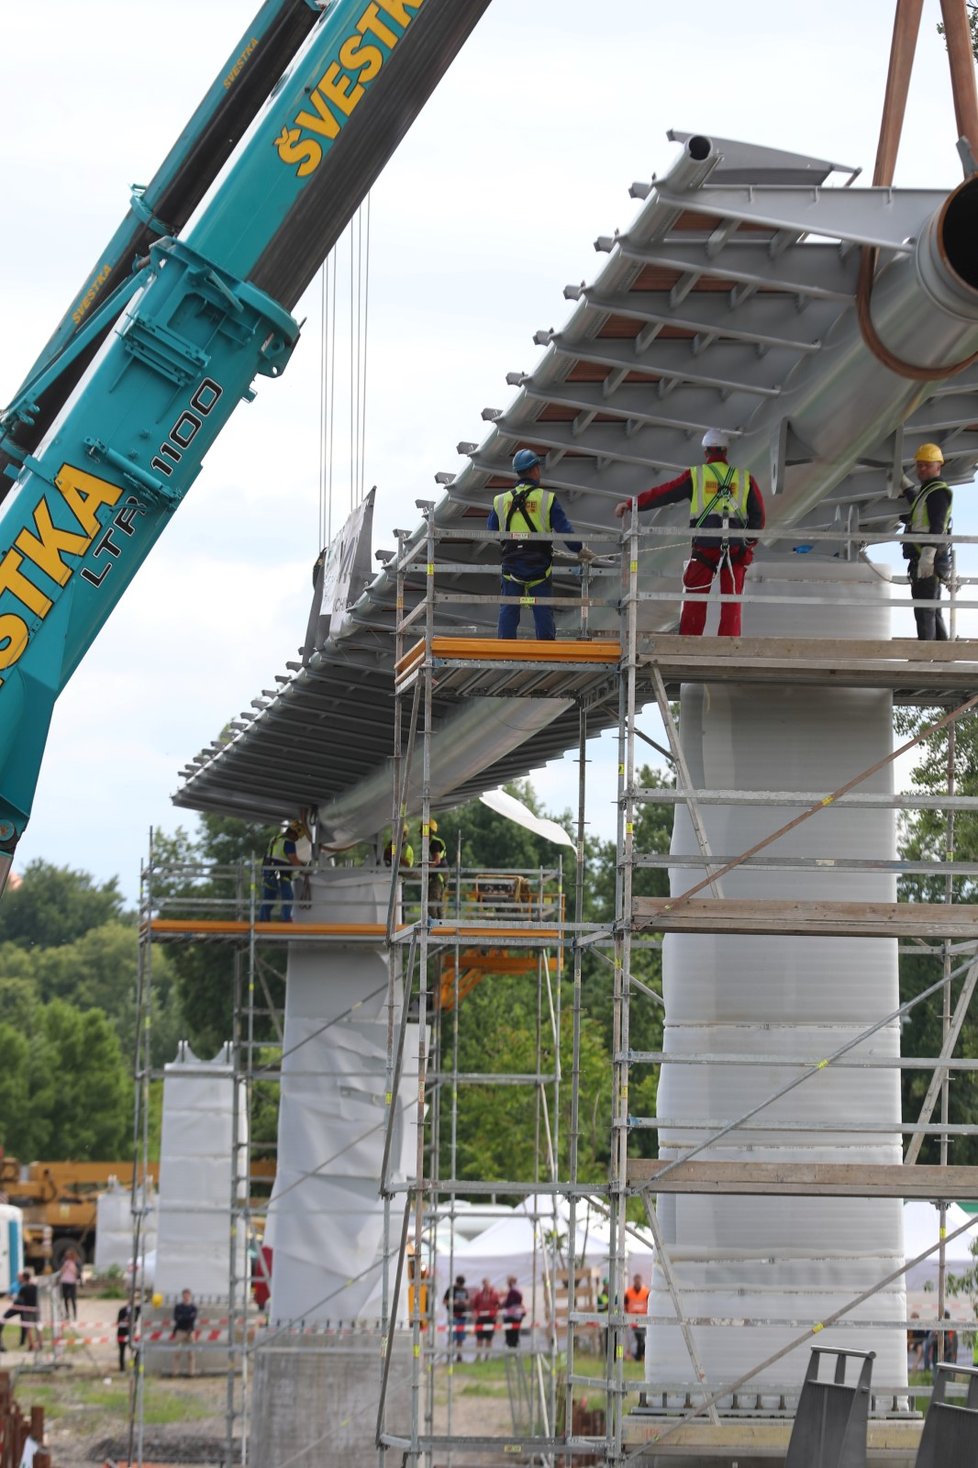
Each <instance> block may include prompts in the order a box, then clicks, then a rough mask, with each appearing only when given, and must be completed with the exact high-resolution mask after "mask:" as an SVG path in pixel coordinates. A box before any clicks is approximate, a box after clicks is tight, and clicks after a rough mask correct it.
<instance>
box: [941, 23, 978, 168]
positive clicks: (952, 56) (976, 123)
mask: <svg viewBox="0 0 978 1468" xmlns="http://www.w3.org/2000/svg"><path fill="white" fill-rule="evenodd" d="M941 16H942V18H943V21H944V39H945V40H946V42H947V55H948V61H949V62H950V65H951V92H952V94H953V96H954V120H955V123H956V125H957V129H958V137H959V138H964V139H965V140H966V141H967V143H968V145H969V146H970V148H971V151H972V153H974V151H975V149H976V148H978V88H976V86H975V57H974V52H973V51H972V49H971V27H970V26H969V24H968V12H967V9H966V7H965V0H941Z"/></svg>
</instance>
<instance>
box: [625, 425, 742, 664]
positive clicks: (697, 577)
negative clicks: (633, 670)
mask: <svg viewBox="0 0 978 1468" xmlns="http://www.w3.org/2000/svg"><path fill="white" fill-rule="evenodd" d="M729 447H730V441H729V438H728V436H727V434H725V433H723V432H722V431H721V430H720V429H718V428H708V429H707V431H706V433H704V435H703V452H704V457H705V459H706V462H705V463H703V464H696V465H694V466H693V467H692V468H690V469H686V470H685V471H684V472H683V473H682V474H680V475H679V476H678V477H677V478H676V479H670V480H669V481H668V483H666V484H659V485H656V486H655V487H654V488H652V489H646V490H643V491H642V493H641V494H640V495H639V496H638V498H637V499H636V500H635V501H632V500H621V501H620V502H619V503H618V504H617V505H615V514H616V516H617V517H618V519H619V520H620V519H621V518H622V516H623V515H625V514H627V513H628V511H629V510H631V507H632V504H633V503H635V504H637V505H638V508H639V509H640V510H649V509H658V507H659V506H660V505H674V504H679V503H680V502H681V501H682V500H689V523H690V527H691V528H692V529H693V530H722V531H723V532H724V533H723V535H722V536H721V535H718V536H710V537H708V538H700V537H698V536H696V535H694V536H693V544H692V549H691V554H690V558H689V560H688V561H687V562H686V568H685V570H684V572H683V586H684V588H685V590H686V591H692V592H698V593H702V595H701V596H698V597H697V598H696V600H693V601H685V602H684V603H683V610H682V615H681V617H680V620H679V631H680V632H681V633H682V634H683V635H684V636H687V637H701V636H702V635H703V629H704V627H705V626H706V605H707V604H706V596H705V593H707V592H709V590H710V587H711V586H712V585H713V578H714V576H715V575H716V573H717V571H718V570H719V572H720V593H721V595H722V596H735V597H736V598H737V600H736V601H725V602H722V603H721V606H720V626H719V629H718V630H719V634H720V636H721V637H739V636H740V624H741V603H740V597H741V596H742V595H743V590H744V577H745V575H746V573H747V567H748V566H749V565H750V563H751V561H752V560H753V559H754V546H755V545H756V544H757V538H756V536H754V535H747V536H745V535H744V534H743V533H742V532H743V531H757V530H762V529H763V528H764V500H763V498H762V497H761V491H760V489H759V488H758V486H757V481H756V479H755V478H754V476H753V475H752V474H748V472H747V470H746V469H735V468H734V467H733V466H732V465H731V464H728V463H727V452H728V450H729ZM731 528H733V529H734V530H735V531H739V532H741V533H740V534H739V535H735V536H734V537H733V539H731V540H728V539H727V533H726V532H727V531H728V530H730V529H731Z"/></svg>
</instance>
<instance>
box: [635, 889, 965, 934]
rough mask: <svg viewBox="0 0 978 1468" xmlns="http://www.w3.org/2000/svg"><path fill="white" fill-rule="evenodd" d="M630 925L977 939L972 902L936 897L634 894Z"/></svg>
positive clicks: (702, 930) (686, 929)
mask: <svg viewBox="0 0 978 1468" xmlns="http://www.w3.org/2000/svg"><path fill="white" fill-rule="evenodd" d="M632 914H633V917H634V921H635V926H636V928H639V929H641V928H651V929H653V930H654V931H656V932H660V933H749V934H756V935H764V936H772V937H777V936H779V935H788V936H792V937H794V936H798V937H822V938H939V939H942V940H943V939H946V938H970V939H978V906H976V905H975V904H972V903H964V902H962V903H942V902H805V901H801V900H784V901H772V900H771V899H765V898H760V897H751V898H749V899H743V900H737V899H736V898H716V897H690V898H683V897H681V896H680V897H636V898H635V899H634V900H633V903H632Z"/></svg>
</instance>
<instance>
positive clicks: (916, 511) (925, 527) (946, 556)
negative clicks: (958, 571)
mask: <svg viewBox="0 0 978 1468" xmlns="http://www.w3.org/2000/svg"><path fill="white" fill-rule="evenodd" d="M935 489H946V490H947V491H948V507H947V511H946V513H945V515H944V524H943V525H942V527H941V530H942V532H943V533H944V534H945V535H950V533H951V525H952V522H951V503H950V490H951V486H950V485H949V484H947V483H946V481H945V480H943V479H930V480H928V482H927V483H926V484H922V485H921V486H920V488H919V490H918V491H917V493H916V494H915V495H914V498H913V503H912V504H911V506H910V514H909V516H908V517H907V518H908V522H909V523H908V525H907V529H908V530H909V531H910V533H911V535H912V534H913V532H914V531H915V530H916V531H917V532H918V534H921V535H927V534H929V533H930V513H929V511H928V509H927V501H928V499H929V497H930V496H931V495H932V494H933V493H934V491H935ZM911 549H912V550H913V552H914V555H915V557H916V559H917V560H919V559H920V554H921V552H922V551H923V549H924V547H923V546H922V545H916V544H913V543H912V542H911ZM953 574H954V553H953V551H952V549H951V547H950V546H949V545H939V546H936V547H935V555H934V575H935V576H936V577H937V578H938V580H939V581H950V580H951V578H952V577H953Z"/></svg>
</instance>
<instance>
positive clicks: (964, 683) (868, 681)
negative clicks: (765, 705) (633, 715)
mask: <svg viewBox="0 0 978 1468" xmlns="http://www.w3.org/2000/svg"><path fill="white" fill-rule="evenodd" d="M638 661H639V677H640V678H641V677H642V673H643V668H645V667H651V666H655V667H657V668H658V669H659V670H660V672H661V674H662V677H663V678H664V679H665V680H666V682H667V683H674V682H676V681H677V680H678V681H680V682H697V683H700V682H718V683H720V682H738V683H806V684H807V683H817V684H826V685H832V684H836V685H838V686H840V687H866V688H870V687H874V688H875V687H879V688H892V689H903V688H914V687H919V688H922V689H928V690H934V691H938V692H940V691H944V692H949V691H950V692H954V691H962V692H963V691H967V690H970V689H972V688H975V687H978V642H974V641H968V642H944V643H937V642H928V643H920V642H918V641H917V639H916V638H894V639H893V640H892V641H882V640H869V639H865V638H852V639H849V638H847V639H845V640H843V641H829V640H827V639H825V638H814V637H697V638H695V639H694V638H690V637H677V636H675V635H671V634H670V635H665V636H661V635H659V634H655V635H654V636H648V637H643V638H641V639H640V643H639V660H638Z"/></svg>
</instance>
